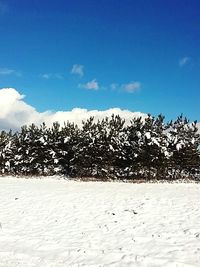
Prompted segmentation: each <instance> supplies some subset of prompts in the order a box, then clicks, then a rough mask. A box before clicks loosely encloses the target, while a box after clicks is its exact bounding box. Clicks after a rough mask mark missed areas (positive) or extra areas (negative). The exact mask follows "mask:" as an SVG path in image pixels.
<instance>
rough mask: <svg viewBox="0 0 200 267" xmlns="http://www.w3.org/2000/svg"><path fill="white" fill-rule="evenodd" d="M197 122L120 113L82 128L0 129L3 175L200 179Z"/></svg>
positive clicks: (86, 124)
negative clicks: (129, 116)
mask: <svg viewBox="0 0 200 267" xmlns="http://www.w3.org/2000/svg"><path fill="white" fill-rule="evenodd" d="M199 147H200V135H199V134H198V128H197V122H196V121H195V122H192V123H190V122H189V120H188V119H187V118H185V117H183V116H182V115H181V116H179V117H178V118H177V119H176V120H174V121H170V122H167V123H166V122H165V120H164V116H162V115H158V116H157V117H153V116H151V115H148V116H147V117H146V118H145V119H142V118H133V119H132V120H131V121H130V123H128V124H126V122H125V120H124V119H122V118H121V117H120V116H118V115H117V116H114V115H113V116H112V117H111V118H105V119H103V120H101V121H100V120H99V121H97V122H95V120H94V118H93V117H91V118H89V119H88V120H86V121H83V122H82V125H81V126H80V127H78V126H77V125H76V124H74V123H70V122H67V123H65V124H64V126H61V125H60V124H59V123H57V122H56V123H54V124H53V125H52V127H47V126H46V125H45V123H43V124H41V125H40V126H36V125H35V124H32V125H30V126H23V127H22V128H21V130H20V131H18V132H12V131H10V132H5V131H1V132H0V174H1V175H8V174H9V175H55V174H58V175H60V174H64V175H66V176H68V177H79V178H81V177H82V178H83V177H87V178H95V179H100V180H102V179H170V180H174V179H179V178H190V179H200V150H199Z"/></svg>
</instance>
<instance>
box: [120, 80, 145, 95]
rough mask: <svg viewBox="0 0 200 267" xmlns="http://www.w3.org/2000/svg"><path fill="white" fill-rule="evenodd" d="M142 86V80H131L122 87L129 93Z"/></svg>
mask: <svg viewBox="0 0 200 267" xmlns="http://www.w3.org/2000/svg"><path fill="white" fill-rule="evenodd" d="M140 88H141V83H140V82H130V83H127V84H123V85H122V89H123V90H124V91H125V92H127V93H134V92H135V91H138V90H139V89H140Z"/></svg>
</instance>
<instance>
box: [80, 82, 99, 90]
mask: <svg viewBox="0 0 200 267" xmlns="http://www.w3.org/2000/svg"><path fill="white" fill-rule="evenodd" d="M79 87H81V88H85V89H88V90H98V89H99V84H98V82H97V81H96V79H93V80H92V81H90V82H87V83H86V84H79Z"/></svg>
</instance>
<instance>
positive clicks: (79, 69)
mask: <svg viewBox="0 0 200 267" xmlns="http://www.w3.org/2000/svg"><path fill="white" fill-rule="evenodd" d="M71 73H72V74H78V75H79V76H80V77H83V75H84V66H83V65H79V64H74V65H73V66H72V70H71Z"/></svg>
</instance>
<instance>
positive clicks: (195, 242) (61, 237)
mask: <svg viewBox="0 0 200 267" xmlns="http://www.w3.org/2000/svg"><path fill="white" fill-rule="evenodd" d="M199 203H200V185H199V184H126V183H100V182H75V181H66V180H58V179H46V178H45V179H21V178H20V179H17V178H6V177H4V178H0V266H1V267H2V266H3V267H15V266H18V267H19V266H20V267H21V266H22V267H24V266H28V267H33V266H41V267H45V266H48V267H53V266H55V267H60V266H120V267H121V266H122V267H123V266H142V267H143V266H169V267H173V266H178V267H179V266H200V204H199Z"/></svg>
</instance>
